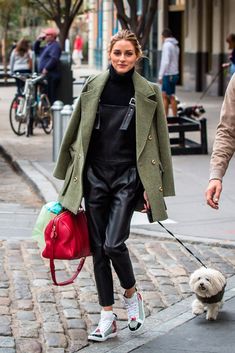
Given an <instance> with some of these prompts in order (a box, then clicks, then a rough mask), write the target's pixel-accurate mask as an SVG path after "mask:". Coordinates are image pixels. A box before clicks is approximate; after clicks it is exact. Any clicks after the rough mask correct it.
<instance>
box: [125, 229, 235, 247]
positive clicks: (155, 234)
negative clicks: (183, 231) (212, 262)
mask: <svg viewBox="0 0 235 353" xmlns="http://www.w3.org/2000/svg"><path fill="white" fill-rule="evenodd" d="M131 234H132V235H134V236H141V235H143V234H144V235H145V236H148V237H149V238H158V239H159V238H161V239H162V240H169V239H172V240H174V241H176V239H174V238H173V237H172V236H171V235H169V234H168V233H163V232H161V231H156V230H149V229H144V228H134V227H131ZM175 236H176V237H177V238H179V239H180V240H181V241H185V242H188V243H190V244H207V245H211V246H217V247H219V246H220V247H221V246H222V247H224V248H235V241H231V240H222V239H221V240H218V239H215V238H197V237H194V236H190V235H180V234H175Z"/></svg>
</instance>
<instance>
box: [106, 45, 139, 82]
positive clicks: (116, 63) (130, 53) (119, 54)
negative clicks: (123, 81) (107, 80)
mask: <svg viewBox="0 0 235 353" xmlns="http://www.w3.org/2000/svg"><path fill="white" fill-rule="evenodd" d="M109 59H110V60H111V63H112V66H113V67H114V69H115V70H116V72H117V73H118V74H119V75H123V74H125V73H126V72H128V71H130V70H131V69H132V68H133V67H134V66H135V64H136V61H137V60H138V57H137V55H136V53H135V48H134V46H133V44H132V43H131V42H130V41H129V40H125V39H122V40H119V41H118V42H116V43H115V44H114V46H113V47H112V50H111V52H110V54H109Z"/></svg>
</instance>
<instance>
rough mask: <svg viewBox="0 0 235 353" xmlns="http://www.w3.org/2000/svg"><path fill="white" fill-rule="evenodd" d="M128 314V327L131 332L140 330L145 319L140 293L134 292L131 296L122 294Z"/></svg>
mask: <svg viewBox="0 0 235 353" xmlns="http://www.w3.org/2000/svg"><path fill="white" fill-rule="evenodd" d="M124 302H125V307H126V309H127V315H128V328H129V330H130V331H131V332H132V333H135V332H137V331H139V330H140V328H141V327H142V326H143V323H144V320H145V313H144V302H143V298H142V296H141V294H140V293H139V292H135V293H134V294H133V296H132V297H131V298H126V297H125V296H124Z"/></svg>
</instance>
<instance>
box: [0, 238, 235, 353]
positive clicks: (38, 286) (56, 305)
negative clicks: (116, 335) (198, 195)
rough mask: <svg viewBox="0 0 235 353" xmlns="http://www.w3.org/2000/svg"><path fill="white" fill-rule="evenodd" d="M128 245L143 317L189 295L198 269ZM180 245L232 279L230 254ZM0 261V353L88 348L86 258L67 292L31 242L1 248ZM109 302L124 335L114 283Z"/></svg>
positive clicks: (163, 243)
mask: <svg viewBox="0 0 235 353" xmlns="http://www.w3.org/2000/svg"><path fill="white" fill-rule="evenodd" d="M128 242H129V247H130V250H131V256H132V260H133V264H134V269H135V273H136V277H137V283H138V287H139V289H140V290H141V291H142V292H143V296H144V299H145V304H146V309H147V310H146V311H147V316H151V315H156V313H158V312H160V311H162V310H164V309H165V308H167V307H169V306H172V305H174V304H175V303H177V302H179V301H181V300H182V299H184V298H186V297H188V296H190V295H191V292H190V289H189V286H188V276H189V274H190V273H191V272H192V271H194V270H195V269H196V268H197V267H198V264H197V263H196V261H195V260H194V259H193V258H192V257H191V256H190V255H189V254H188V253H187V252H186V251H185V249H184V248H182V246H180V245H179V244H178V243H176V241H174V240H170V239H169V240H166V239H162V240H161V239H152V238H151V237H139V236H134V235H132V236H131V238H130V239H129V241H128ZM186 245H187V246H188V247H189V248H190V249H191V250H192V251H193V252H194V253H195V254H196V255H198V256H199V257H200V258H201V259H203V261H205V262H206V264H207V265H210V266H213V267H215V268H217V269H221V270H222V271H223V273H225V274H226V275H227V277H229V276H231V275H232V274H233V273H234V267H235V248H231V246H230V247H229V248H228V247H227V246H226V245H225V246H224V247H223V246H221V245H220V246H217V245H216V244H215V245H213V246H211V245H210V246H208V245H206V244H199V243H198V244H196V243H194V244H189V243H188V244H186ZM0 259H1V260H0V269H1V280H0V315H1V322H0V353H15V352H17V353H26V352H27V353H40V352H47V353H65V352H66V353H67V352H68V353H72V352H77V351H78V350H80V349H82V348H83V347H85V346H87V345H88V342H87V331H90V330H91V329H93V327H94V326H95V325H96V324H97V322H98V318H99V312H100V308H99V305H98V304H97V302H98V300H97V295H96V288H95V283H94V278H93V274H92V273H93V271H92V263H91V259H90V258H89V259H87V261H86V263H85V268H84V269H83V271H82V272H81V274H80V275H79V277H78V279H77V280H76V282H75V283H74V284H73V285H69V286H66V287H55V286H53V285H52V284H51V279H50V273H49V267H48V262H47V261H46V260H44V259H42V258H41V256H40V250H39V249H38V247H37V244H36V243H35V242H33V241H31V240H28V241H27V240H25V241H1V243H0ZM75 265H76V261H74V262H73V263H69V262H66V261H64V262H62V261H57V263H56V267H57V269H58V271H57V272H58V277H59V279H61V280H62V279H65V278H66V277H68V276H69V275H71V272H72V271H73V269H75ZM115 296H116V302H115V313H116V314H117V315H118V327H119V329H123V328H125V327H126V313H125V310H124V306H123V302H122V291H121V289H120V286H119V283H118V280H117V278H116V279H115ZM120 336H122V333H120ZM126 339H127V340H128V337H126ZM101 345H102V344H101ZM120 352H121V351H120Z"/></svg>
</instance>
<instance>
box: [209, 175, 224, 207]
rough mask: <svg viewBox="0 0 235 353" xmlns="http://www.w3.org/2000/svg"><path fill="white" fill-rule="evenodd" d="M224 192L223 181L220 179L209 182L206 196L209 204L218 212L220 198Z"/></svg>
mask: <svg viewBox="0 0 235 353" xmlns="http://www.w3.org/2000/svg"><path fill="white" fill-rule="evenodd" d="M221 191H222V181H221V180H219V179H212V180H210V181H209V185H208V187H207V189H206V192H205V196H206V202H207V204H208V205H209V206H210V207H212V208H214V209H216V210H218V208H219V198H220V194H221Z"/></svg>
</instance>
